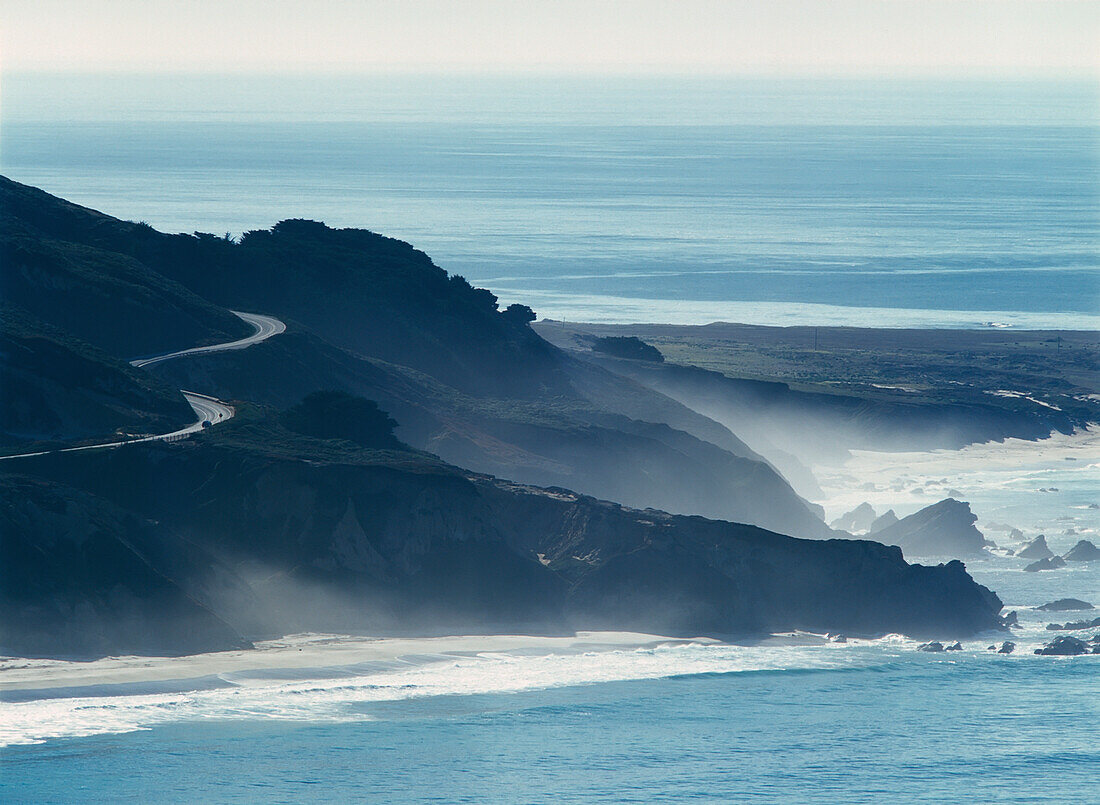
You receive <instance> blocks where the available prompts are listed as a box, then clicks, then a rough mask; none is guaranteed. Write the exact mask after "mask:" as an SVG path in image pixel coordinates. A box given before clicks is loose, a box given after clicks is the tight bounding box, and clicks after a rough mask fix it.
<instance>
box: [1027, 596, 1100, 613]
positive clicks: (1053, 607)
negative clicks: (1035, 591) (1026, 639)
mask: <svg viewBox="0 0 1100 805" xmlns="http://www.w3.org/2000/svg"><path fill="white" fill-rule="evenodd" d="M1035 609H1037V610H1038V611H1039V612H1078V611H1080V610H1083V609H1096V607H1094V606H1093V605H1092V604H1090V603H1089V602H1088V601H1082V600H1081V599H1079V598H1059V599H1058V600H1057V601H1051V602H1050V603H1049V604H1043V605H1042V606H1041V607H1035Z"/></svg>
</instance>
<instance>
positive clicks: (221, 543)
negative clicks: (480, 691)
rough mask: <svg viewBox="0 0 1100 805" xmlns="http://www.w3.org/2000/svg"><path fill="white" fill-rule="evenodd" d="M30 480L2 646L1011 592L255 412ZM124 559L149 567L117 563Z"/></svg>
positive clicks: (892, 610)
mask: <svg viewBox="0 0 1100 805" xmlns="http://www.w3.org/2000/svg"><path fill="white" fill-rule="evenodd" d="M21 470H22V472H23V474H22V475H13V474H8V475H6V476H3V477H2V478H0V490H2V493H3V495H2V500H3V510H2V513H0V516H2V519H3V532H4V534H3V540H2V542H0V544H2V546H3V556H2V560H3V561H2V567H3V574H4V576H5V579H4V581H5V583H4V584H3V593H2V597H0V608H2V612H0V621H2V623H3V624H4V633H3V635H2V639H0V644H2V650H3V651H4V652H6V653H13V654H37V655H46V656H51V655H61V654H63V655H69V656H71V655H87V656H95V655H103V654H111V653H151V652H156V653H188V652H193V651H197V650H218V649H223V648H232V647H237V646H240V645H242V644H243V643H244V642H245V641H247V640H248V639H255V638H258V637H262V636H269V635H275V634H282V633H287V632H293V631H304V630H312V631H351V632H369V633H373V634H385V633H397V632H400V633H404V634H409V633H446V632H452V633H454V632H499V631H520V630H522V631H536V632H561V631H571V630H575V629H637V630H644V631H648V632H656V633H665V634H676V635H717V636H725V635H747V634H759V633H764V632H770V631H780V630H790V629H806V630H811V631H817V632H825V631H833V632H837V631H843V632H846V633H848V634H867V635H877V634H885V633H891V632H900V633H905V634H910V635H913V636H918V637H923V636H936V637H941V638H943V637H948V636H964V635H967V634H973V633H975V632H979V631H983V630H986V629H991V628H996V627H998V626H999V625H1000V620H999V612H1000V610H1001V602H1000V600H999V599H998V598H997V596H996V595H995V594H994V593H992V592H991V591H989V590H988V589H986V588H984V587H982V586H980V585H978V584H977V583H975V582H974V581H973V579H971V578H970V576H969V575H968V574H967V573H966V571H965V569H964V567H963V565H962V564H961V563H959V562H951V563H949V564H946V565H939V566H936V567H925V566H921V565H911V564H908V563H906V562H905V561H904V559H903V558H902V554H901V551H900V550H899V549H897V548H893V547H888V546H884V545H881V544H879V543H875V542H870V541H866V540H839V539H834V540H806V539H796V538H793V537H787V536H783V535H780V534H775V533H772V532H769V531H765V530H763V529H760V528H756V527H754V526H748V525H740V524H735V523H727V522H722V521H716V520H708V519H705V518H702V517H689V516H679V515H670V514H666V513H663V512H659V511H655V510H637V509H630V508H627V507H623V506H620V505H617V504H614V503H608V502H604V501H599V500H596V499H594V498H591V497H587V496H584V495H578V494H576V493H573V492H569V491H567V490H562V489H539V488H535V487H530V486H525V485H520V484H515V483H511V482H507V481H502V480H499V479H495V478H492V477H489V476H484V475H477V474H472V473H469V472H467V471H463V470H460V469H458V468H455V467H452V466H449V465H446V464H444V463H443V462H441V461H439V460H438V459H436V458H434V457H431V456H428V455H426V454H423V453H420V452H416V451H411V450H410V451H405V450H369V449H360V448H358V447H356V446H354V445H351V444H349V443H347V442H339V441H334V440H312V439H306V438H298V437H293V436H288V435H287V433H286V432H285V431H282V430H280V429H279V427H278V426H277V425H275V424H272V422H271V421H270V419H269V418H264V417H260V416H254V417H249V416H245V417H242V422H239V423H236V424H232V425H229V426H226V427H225V428H224V429H223V430H222V433H221V434H213V433H207V434H204V435H203V436H202V437H201V438H199V439H195V440H193V441H191V442H184V443H179V444H153V445H133V446H128V447H123V448H119V449H117V450H113V451H109V452H100V453H89V454H86V455H78V456H72V455H69V456H61V457H59V456H44V457H41V458H35V459H29V460H27V462H26V463H25V464H24V466H22V467H21ZM44 523H47V524H48V527H43V524H44ZM104 523H108V524H109V526H110V527H109V528H107V529H105V528H104ZM105 531H109V532H110V534H111V537H112V539H111V540H110V545H109V546H108V545H106V543H105V542H104V540H105ZM123 565H128V566H133V567H140V568H142V574H140V576H139V577H135V576H134V575H133V574H118V573H114V572H113V571H112V568H117V567H121V566H123ZM73 568H80V572H79V573H77V572H74V570H73ZM133 578H139V582H140V583H135V582H134V581H133ZM15 580H21V582H20V583H14V581H15ZM165 602H168V604H170V605H166V604H165ZM72 623H79V624H82V628H81V629H80V630H75V634H76V636H79V637H80V639H76V636H74V629H73V628H72V626H71V624H72ZM212 624H213V625H216V627H217V628H207V627H208V626H211V625H212ZM166 635H176V636H177V637H178V639H177V641H176V646H175V648H174V650H173V649H172V648H171V647H170V646H169V647H168V648H167V649H166V644H167V643H170V642H171V641H170V640H166V639H165V636H166Z"/></svg>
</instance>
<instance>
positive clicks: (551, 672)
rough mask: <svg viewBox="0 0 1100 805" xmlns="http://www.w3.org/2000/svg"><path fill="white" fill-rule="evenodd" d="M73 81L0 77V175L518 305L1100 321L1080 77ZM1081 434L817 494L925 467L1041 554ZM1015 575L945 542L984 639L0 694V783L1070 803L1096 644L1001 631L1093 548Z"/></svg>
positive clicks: (132, 215) (554, 797) (611, 311)
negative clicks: (967, 584) (260, 235)
mask: <svg viewBox="0 0 1100 805" xmlns="http://www.w3.org/2000/svg"><path fill="white" fill-rule="evenodd" d="M97 80H98V81H99V83H95V82H92V83H88V82H87V81H85V83H83V84H81V83H80V82H74V81H71V80H68V79H66V78H65V77H63V76H62V77H58V76H31V77H25V78H23V77H19V76H15V77H8V76H5V85H4V116H3V119H2V121H0V134H2V138H0V165H2V172H3V173H4V174H5V175H7V176H10V177H11V178H13V179H15V180H17V181H21V182H26V183H30V184H34V185H37V186H40V187H42V188H44V189H45V190H47V191H49V192H51V193H54V194H57V195H61V196H63V197H65V198H68V199H70V200H72V201H75V202H77V203H81V204H85V205H88V206H91V207H94V208H97V209H101V210H103V211H105V212H107V213H110V214H112V215H116V216H119V217H123V218H129V219H134V220H144V221H146V222H148V223H150V224H152V225H153V226H155V227H158V228H161V229H165V230H168V231H183V232H191V231H196V230H197V231H210V232H215V233H218V234H221V233H224V232H227V231H228V232H230V233H233V234H239V233H241V232H243V231H247V230H249V229H254V228H264V227H268V226H270V225H271V224H273V223H274V222H276V221H278V220H280V219H283V218H287V217H309V218H316V219H320V220H324V221H326V222H328V223H329V224H331V225H334V226H363V227H367V228H370V229H373V230H375V231H378V232H381V233H384V234H387V235H392V236H394V237H399V238H402V239H404V240H407V241H409V242H411V243H413V244H414V245H416V246H418V247H419V248H422V249H424V250H425V251H426V252H428V253H429V254H430V255H431V256H432V257H433V259H434V260H435V261H436V263H437V264H438V265H440V266H442V267H443V268H445V269H447V270H448V271H452V272H455V273H459V274H462V275H464V276H466V277H467V278H469V279H470V280H471V281H472V282H473V283H474V284H476V285H481V286H485V287H488V288H490V289H492V290H493V291H494V292H495V293H497V294H498V295H499V296H500V298H501V300H502V301H503V302H512V301H522V302H526V303H529V304H531V305H532V306H533V307H534V308H535V309H536V310H537V311H538V312H539V313H540V315H541V316H543V317H547V318H558V319H563V318H564V319H571V320H588V321H607V322H628V321H633V322H638V321H656V322H678V323H706V322H709V321H715V320H728V321H741V322H749V323H758V324H793V323H799V324H853V325H864V326H957V327H985V326H1013V327H1065V328H1077V329H1079V328H1086V329H1100V305H1098V299H1100V284H1098V283H1100V272H1098V270H1097V269H1098V266H1100V239H1098V237H1097V234H1098V231H1100V191H1098V187H1100V183H1098V177H1100V147H1098V146H1100V127H1098V126H1097V121H1096V119H1095V111H1094V110H1095V108H1096V104H1095V100H1096V89H1095V87H1091V86H1082V85H1079V84H1071V83H1070V84H1067V83H1064V82H1063V83H1058V82H1047V83H1043V82H1039V83H1034V82H1032V83H1019V82H1016V83H1014V82H1010V81H1000V82H969V83H968V82H962V83H959V82H955V83H943V82H940V83H936V82H900V83H897V82H895V83H893V84H889V85H887V84H876V83H867V82H863V83H860V82H843V81H834V82H795V81H786V82H783V81H779V82H776V81H765V80H739V81H725V82H723V81H721V80H718V79H707V80H702V79H682V80H679V81H670V80H664V81H651V82H648V83H647V82H646V81H640V80H627V79H615V80H610V79H609V80H607V81H603V82H593V81H589V82H587V83H586V82H585V81H582V80H580V79H576V78H568V77H566V78H559V79H554V80H550V79H534V78H531V79H515V78H513V79H485V80H484V81H481V82H473V81H471V80H466V81H465V83H463V82H462V81H459V80H457V79H455V80H454V81H451V82H450V83H446V82H444V83H443V84H440V83H439V82H427V83H425V80H423V79H417V78H415V77H397V78H394V79H393V80H392V81H380V80H371V81H365V80H364V81H353V80H350V79H340V80H336V79H334V80H333V81H332V82H331V83H329V84H326V85H324V86H323V87H318V86H315V85H308V84H304V83H302V82H300V81H296V80H294V79H279V80H275V79H264V80H261V79H258V78H247V79H245V78H237V79H234V80H221V79H217V78H206V79H198V78H194V77H190V78H189V77H181V78H180V79H179V80H178V81H177V82H176V83H175V84H173V85H172V87H171V89H170V91H164V87H163V86H162V85H159V84H158V85H155V86H154V85H153V84H151V83H150V80H149V79H143V78H141V77H128V78H125V79H124V78H120V77H117V76H113V77H112V76H107V77H101V78H100V79H97ZM1096 440H1097V437H1096V434H1095V432H1083V433H1078V434H1076V435H1074V436H1069V437H1065V436H1056V437H1054V438H1053V439H1051V440H1048V441H1046V442H1044V443H1041V444H1035V443H1019V442H1014V441H1011V440H1010V441H1009V442H1006V443H1005V444H1001V445H997V444H991V445H984V446H975V447H973V448H968V449H966V450H963V451H936V452H935V453H922V454H872V453H856V454H854V455H853V457H852V458H851V459H850V460H849V461H848V462H847V463H845V464H844V465H843V466H839V467H834V468H829V469H828V470H827V471H824V472H822V474H821V487H822V490H823V492H824V498H823V499H822V500H821V501H820V502H821V503H823V504H824V505H825V507H826V510H827V511H828V514H829V517H830V518H832V517H836V516H838V515H839V514H840V513H842V512H843V511H845V510H846V509H848V508H851V507H852V506H854V505H855V504H857V503H859V502H861V501H863V500H867V501H870V502H871V503H872V504H873V505H874V506H875V507H876V509H878V511H879V512H881V511H883V510H884V509H885V508H887V507H893V508H895V509H896V511H897V512H898V514H899V515H904V514H907V513H910V512H911V511H914V510H916V509H917V508H919V507H920V506H922V505H927V504H928V503H932V502H934V501H935V500H938V499H940V497H943V496H946V495H947V494H950V493H951V492H952V490H954V491H957V492H958V493H959V494H960V496H962V497H963V499H966V500H969V501H970V502H971V503H972V505H973V508H974V512H975V514H976V515H977V516H978V518H979V521H978V524H979V526H980V527H982V528H983V530H985V531H986V533H987V534H988V536H990V537H991V538H992V539H994V540H995V541H997V542H998V544H1000V545H1002V546H1005V545H1007V546H1009V547H1012V546H1013V545H1015V546H1016V547H1018V545H1016V544H1015V543H1013V542H1012V541H1011V538H1009V537H1008V530H1007V529H1006V528H1003V526H1011V527H1016V528H1019V529H1020V530H1021V531H1022V532H1023V533H1024V536H1025V538H1031V537H1033V536H1035V535H1036V534H1038V533H1040V532H1042V533H1045V534H1046V535H1047V537H1048V541H1049V543H1050V545H1051V546H1052V548H1054V550H1055V551H1057V552H1059V553H1061V552H1064V551H1065V550H1067V549H1068V548H1069V547H1070V546H1071V545H1072V544H1073V543H1074V542H1075V541H1076V540H1077V539H1081V538H1087V539H1092V540H1093V541H1097V534H1098V533H1100V509H1096V508H1092V506H1094V505H1096V504H1100V464H1098V463H1097V456H1098V455H1100V452H1098V451H1097V447H1098V445H1097V441H1096ZM1024 564H1026V563H1025V561H1024V560H1020V559H1017V558H1015V557H1012V556H1008V555H1007V552H1005V551H1000V552H998V553H996V554H995V555H992V556H990V557H989V558H986V559H981V560H977V561H971V562H969V563H968V569H969V570H970V572H971V573H972V574H973V575H974V576H975V578H977V579H978V581H979V582H981V583H983V584H986V585H987V586H989V587H991V588H992V589H994V590H995V591H997V592H998V593H999V594H1000V595H1001V597H1002V599H1003V600H1004V601H1005V604H1006V606H1007V607H1008V608H1009V609H1016V610H1017V611H1018V612H1019V616H1020V622H1021V628H1020V629H1018V630H1015V631H1014V633H1013V636H1011V638H1010V639H1012V640H1014V641H1015V642H1016V643H1017V644H1018V648H1017V650H1016V651H1015V652H1014V653H1013V654H1010V655H999V654H996V653H995V652H991V651H989V650H988V648H987V647H988V646H989V645H993V644H997V645H999V644H1000V642H1001V641H1002V640H1004V639H1006V636H1005V635H1001V634H990V635H982V636H978V637H976V638H973V639H970V640H966V641H964V648H963V650H962V651H960V652H952V653H949V654H948V653H945V654H928V653H923V652H918V651H916V643H915V642H914V641H911V640H907V639H905V638H902V637H900V636H889V637H886V638H883V639H880V640H874V641H864V640H856V639H852V640H849V641H848V642H844V643H840V642H826V641H823V640H816V641H811V642H810V643H808V644H806V645H716V644H709V643H703V642H697V643H692V644H688V645H675V646H663V647H652V646H648V647H642V648H613V649H605V650H591V651H582V652H546V651H476V650H475V651H470V652H463V653H459V654H452V655H442V656H440V655H429V656H423V655H420V654H416V655H406V656H403V658H402V659H401V660H400V661H398V662H396V663H393V664H390V665H389V666H387V667H370V668H363V667H358V666H356V667H348V666H340V665H339V662H338V661H337V660H336V659H334V660H333V661H332V662H331V663H327V664H326V663H319V664H318V666H317V667H313V668H309V669H305V670H303V669H300V668H299V669H295V670H293V671H287V672H285V673H282V674H280V673H278V672H274V673H267V674H262V675H261V674H253V675H251V676H250V675H248V674H243V675H242V674H219V675H214V678H204V679H202V680H196V681H192V682H188V681H183V682H179V683H177V684H175V685H170V686H168V687H167V688H165V689H158V690H155V691H154V690H150V689H149V688H148V687H147V686H142V685H139V684H126V683H124V682H120V683H118V684H117V685H115V686H113V687H111V688H109V689H105V688H85V689H82V690H79V691H72V690H68V691H66V690H60V689H52V690H49V689H43V690H39V691H37V692H36V693H34V694H33V695H24V696H12V695H5V698H6V701H4V702H3V703H2V704H0V743H2V744H3V748H2V751H0V799H2V800H3V801H5V802H28V803H29V802H34V803H43V802H76V801H84V802H102V801H117V802H128V801H132V802H196V801H218V802H308V801H316V800H318V799H324V800H327V801H331V802H351V801H365V802H447V803H450V802H478V803H481V802H508V803H511V802H517V803H518V802H558V803H566V802H646V803H648V802H683V801H699V802H789V803H808V802H821V803H863V802H875V803H879V802H936V803H941V802H992V801H997V802H1052V803H1063V802H1087V801H1097V795H1096V787H1095V786H1096V775H1097V769H1098V768H1100V704H1098V702H1100V697H1098V696H1097V693H1098V692H1100V657H1097V656H1081V657H1070V658H1058V657H1044V656H1035V655H1034V654H1033V653H1032V652H1033V649H1034V648H1036V647H1038V646H1039V645H1041V644H1042V643H1043V642H1045V641H1046V640H1047V639H1049V638H1050V636H1051V633H1050V632H1048V631H1047V630H1046V629H1045V625H1046V624H1047V623H1049V622H1051V621H1065V620H1075V619H1079V618H1081V617H1093V616H1095V612H1092V613H1087V612H1085V613H1049V614H1046V613H1041V612H1038V611H1036V610H1035V607H1037V606H1038V605H1040V604H1042V603H1044V602H1046V601H1050V600H1053V599H1057V598H1064V597H1074V598H1083V599H1085V600H1087V601H1091V602H1093V603H1095V604H1098V605H1100V567H1098V566H1097V565H1100V563H1096V562H1093V563H1084V564H1076V565H1073V566H1071V567H1068V568H1066V569H1063V570H1058V571H1052V572H1043V573H1025V572H1023V570H1022V568H1023V566H1024ZM1094 631H1095V630H1092V631H1090V632H1088V633H1087V634H1092V633H1093V632H1094ZM944 637H945V638H947V637H949V636H947V635H945V636H944ZM297 639H301V640H303V641H305V642H306V643H308V642H310V641H311V640H315V639H316V638H310V637H303V638H297ZM28 662H32V664H33V661H27V660H21V659H19V658H11V659H5V660H0V678H2V676H3V673H4V671H13V672H14V671H18V670H19V669H20V668H21V667H24V668H25V667H26V666H27V664H28ZM157 662H160V661H157V660H151V661H150V663H151V664H156V663H157Z"/></svg>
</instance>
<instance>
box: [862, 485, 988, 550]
mask: <svg viewBox="0 0 1100 805" xmlns="http://www.w3.org/2000/svg"><path fill="white" fill-rule="evenodd" d="M977 519H978V518H977V517H976V516H975V515H974V513H973V512H971V511H970V504H969V503H963V502H962V501H958V500H955V499H954V498H945V499H943V500H941V501H940V502H939V503H934V504H932V505H931V506H928V507H926V508H924V509H921V510H920V511H919V512H917V513H916V514H911V515H909V516H908V517H903V518H902V519H901V520H898V521H897V522H896V523H894V524H893V525H892V526H888V527H886V528H884V529H882V530H881V531H879V532H878V533H876V534H875V540H876V541H878V542H882V543H885V544H887V545H897V546H899V547H900V548H901V550H902V552H903V553H904V554H905V555H906V556H951V557H959V556H985V555H987V554H986V551H985V547H984V546H985V537H984V536H982V532H981V531H979V530H978V529H977V528H975V527H974V522H975V521H976V520H977Z"/></svg>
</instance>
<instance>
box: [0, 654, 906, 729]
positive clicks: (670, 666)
mask: <svg viewBox="0 0 1100 805" xmlns="http://www.w3.org/2000/svg"><path fill="white" fill-rule="evenodd" d="M908 642H910V641H907V640H905V639H904V638H901V637H897V636H893V637H891V638H889V639H885V640H883V641H880V643H881V647H880V648H879V650H877V651H875V652H874V653H873V654H872V655H868V654H866V653H863V652H860V651H859V650H858V649H859V647H861V646H868V645H870V644H871V641H852V642H850V643H821V644H819V645H814V646H732V645H725V644H722V645H716V644H710V645H707V644H699V643H692V644H682V645H668V646H657V647H648V648H637V649H630V650H612V651H588V652H583V653H578V654H544V655H540V656H524V655H517V654H514V653H509V652H483V653H479V654H476V655H473V656H463V657H439V658H437V659H435V660H434V661H429V662H426V663H425V664H423V665H420V666H416V667H412V668H406V669H404V670H399V671H388V672H382V673H372V674H366V675H363V676H356V677H337V678H324V679H305V680H296V681H293V682H281V683H279V682H277V683H274V684H246V685H239V686H235V687H231V688H221V689H215V690H196V691H189V692H180V693H167V694H155V695H118V696H98V697H83V698H53V699H38V700H34V701H28V702H16V703H6V704H0V745H12V744H27V743H40V742H43V741H45V740H48V739H51V738H63V737H79V736H90V735H99V734H107V733H120V732H132V731H135V730H143V729H150V728H153V727H155V726H158V725H162V724H166V723H172V722H181V721H195V720H204V719H272V720H304V721H332V720H357V719H364V718H368V717H369V716H368V715H365V714H364V713H362V712H360V711H357V709H356V706H357V705H364V704H369V703H373V702H393V701H401V700H408V699H417V698H426V697H433V696H463V695H474V694H499V693H518V692H522V691H528V690H534V689H544V688H553V687H564V686H577V685H589V684H595V683H601V682H616V681H626V680H638V679H656V678H662V677H670V676H680V675H691V674H704V673H732V672H746V671H780V670H787V669H841V668H848V667H857V666H860V665H865V664H868V663H869V662H872V661H882V660H883V659H885V658H886V657H887V656H888V655H889V654H890V653H896V652H899V651H902V650H909V649H906V648H905V646H906V644H907V643H908ZM883 649H885V650H886V652H887V653H886V654H884V653H883Z"/></svg>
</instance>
